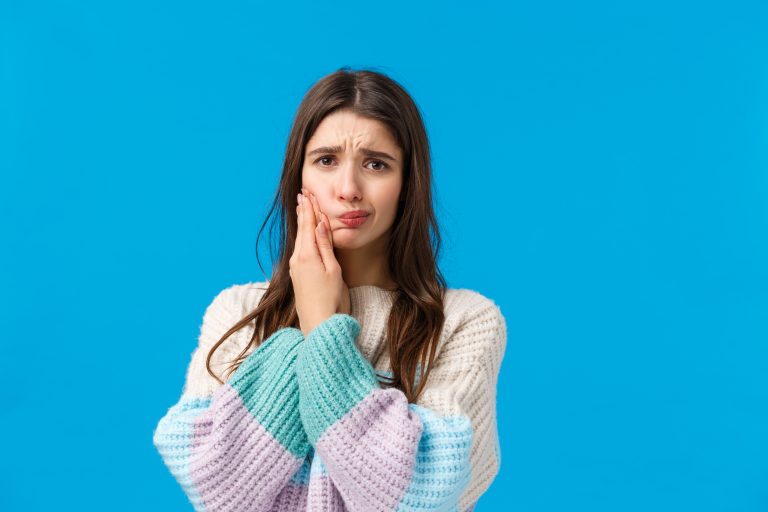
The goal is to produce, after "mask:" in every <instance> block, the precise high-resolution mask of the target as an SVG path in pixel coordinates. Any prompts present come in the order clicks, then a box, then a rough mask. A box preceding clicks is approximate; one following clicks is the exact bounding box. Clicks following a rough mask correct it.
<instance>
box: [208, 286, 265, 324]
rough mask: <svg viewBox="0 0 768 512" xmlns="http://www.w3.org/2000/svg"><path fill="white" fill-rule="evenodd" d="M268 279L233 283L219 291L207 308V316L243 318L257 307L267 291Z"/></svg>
mask: <svg viewBox="0 0 768 512" xmlns="http://www.w3.org/2000/svg"><path fill="white" fill-rule="evenodd" d="M268 285H269V282H268V281H259V282H248V283H241V284H232V285H229V286H227V287H225V288H224V289H222V290H220V291H219V292H217V293H216V294H215V295H214V297H213V300H211V302H210V303H209V304H208V306H207V307H206V309H205V316H211V317H225V318H227V319H229V318H231V317H235V316H237V317H238V320H239V319H240V318H242V317H243V316H244V315H245V314H246V313H247V312H249V311H250V310H252V309H253V308H255V307H256V306H257V305H258V304H259V301H260V300H261V297H262V296H263V295H264V292H266V290H267V287H268Z"/></svg>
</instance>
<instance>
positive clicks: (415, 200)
mask: <svg viewBox="0 0 768 512" xmlns="http://www.w3.org/2000/svg"><path fill="white" fill-rule="evenodd" d="M340 109H348V110H350V111H352V112H354V113H356V114H358V115H361V116H364V117H367V118H370V119H375V120H378V121H380V122H382V123H384V124H385V125H386V126H387V127H388V128H389V129H390V130H391V132H392V135H393V136H394V138H395V141H396V143H397V144H398V146H399V147H400V149H401V150H402V152H403V159H404V166H403V186H402V189H401V192H400V198H399V205H398V210H397V214H396V216H395V221H394V224H393V226H392V228H391V230H392V231H391V236H390V237H389V246H388V248H387V251H388V265H389V271H390V275H391V276H392V279H393V280H394V281H395V282H396V283H397V290H396V291H395V295H394V302H393V305H392V309H391V310H390V313H389V318H388V321H387V329H386V340H385V343H386V346H387V350H388V352H389V358H390V365H391V368H392V373H393V376H392V377H391V378H389V377H386V376H382V375H377V376H378V377H379V381H380V383H381V384H382V386H383V387H396V388H398V389H400V390H401V391H403V393H405V395H406V396H407V398H408V401H409V402H415V401H416V399H417V398H418V397H419V395H420V394H421V392H422V390H423V389H424V387H425V385H426V382H427V379H428V377H429V370H430V368H431V366H432V363H433V361H434V358H435V354H436V349H437V343H438V340H439V338H440V334H441V331H442V329H443V323H444V320H445V315H444V311H443V299H444V294H445V291H446V282H445V279H444V278H443V276H442V274H441V273H440V270H439V268H438V266H437V260H438V255H439V251H440V233H439V230H438V225H437V219H436V216H435V212H434V210H433V207H432V192H431V179H432V170H431V164H430V148H429V141H428V139H427V133H426V129H425V127H424V123H423V121H422V117H421V114H420V112H419V109H418V107H417V106H416V104H415V102H414V101H413V99H412V98H411V96H410V95H409V94H408V93H407V92H406V91H405V89H404V88H403V87H402V86H401V85H400V84H398V83H397V82H395V81H394V80H393V79H391V78H389V77H388V76H386V75H384V74H383V73H380V72H377V71H373V70H370V69H367V70H366V69H363V70H358V71H353V70H350V68H349V67H348V66H345V67H342V68H339V69H338V70H337V71H335V72H333V73H331V74H329V75H326V76H324V77H322V78H321V79H320V80H318V81H317V82H316V83H315V84H314V85H313V86H312V87H311V88H310V89H309V90H308V91H307V93H306V94H305V96H304V98H303V99H302V101H301V104H300V105H299V107H298V110H297V112H296V116H295V117H294V120H293V126H292V127H291V132H290V135H289V138H288V145H287V147H286V150H285V159H284V162H283V171H282V176H281V178H280V184H279V187H278V189H277V192H276V194H275V197H274V200H273V202H272V206H271V208H270V210H269V213H268V215H267V218H266V219H265V220H264V223H263V224H262V226H261V229H260V230H259V234H258V236H257V238H256V245H257V247H258V240H259V237H260V236H261V233H262V232H263V231H264V227H265V226H266V225H267V223H268V221H269V219H270V218H271V217H272V215H273V213H275V212H277V213H278V214H279V222H278V224H279V227H280V232H279V240H280V243H279V253H278V258H277V262H276V264H275V265H273V272H272V278H271V279H270V280H269V286H268V288H267V290H266V291H265V292H264V294H263V295H262V298H261V300H260V302H259V304H258V306H257V307H256V308H255V309H254V310H253V311H251V312H250V313H248V314H247V315H246V316H245V317H243V318H242V319H241V320H240V321H239V322H237V323H236V324H235V325H234V326H233V327H232V328H230V329H229V330H228V331H227V332H226V333H224V335H223V336H222V337H221V339H219V341H218V342H217V343H216V344H215V345H214V346H213V347H212V348H211V350H210V352H209V353H208V357H207V359H206V368H207V369H208V373H209V374H211V375H212V376H213V377H214V378H215V379H216V380H218V381H219V382H221V383H222V384H223V383H224V382H223V381H222V380H221V379H220V378H219V377H217V376H216V375H215V374H214V373H213V371H211V367H210V361H211V356H212V355H213V353H214V352H215V351H216V350H217V348H218V347H219V346H220V345H221V344H222V343H223V342H224V341H225V340H226V339H227V338H228V337H229V336H230V335H232V334H233V333H234V332H236V331H238V330H239V329H241V328H243V327H245V326H246V325H248V324H249V323H250V322H255V328H254V331H253V335H252V336H251V340H250V343H248V344H247V345H246V347H245V348H244V349H243V351H242V352H241V353H240V354H239V355H238V356H237V357H236V358H235V359H234V360H233V361H231V363H230V364H229V367H228V368H227V371H228V372H229V374H228V376H227V378H228V377H229V375H231V374H232V373H234V371H235V370H236V369H237V367H238V366H239V365H240V364H241V363H242V362H243V361H244V360H245V359H246V357H247V354H248V353H249V352H248V351H249V348H250V347H251V346H258V345H259V344H260V343H261V340H265V339H267V338H268V337H269V336H265V333H267V334H268V335H269V334H271V333H274V332H275V331H277V330H278V329H280V328H283V327H296V328H298V327H299V320H298V315H297V313H296V308H295V303H294V295H293V286H292V282H291V278H290V275H289V272H288V271H289V265H288V260H289V258H290V255H291V252H292V249H293V247H294V245H295V241H296V236H297V231H298V218H297V213H296V194H297V193H298V192H299V191H300V190H301V171H302V167H303V164H304V153H305V147H306V144H307V141H309V139H310V138H311V137H312V134H313V133H314V131H315V129H316V128H317V126H318V125H319V124H320V122H321V121H322V120H323V118H324V117H325V116H327V115H328V114H330V113H332V112H334V111H337V110H340ZM270 234H272V230H270ZM270 239H271V240H273V237H271V238H270ZM270 257H272V247H271V246H270ZM256 258H257V260H258V250H257V251H256ZM272 260H273V261H275V260H274V257H272ZM259 267H260V268H261V269H262V273H264V269H263V267H262V266H261V261H260V260H259ZM264 274H265V275H266V273H264ZM417 369H418V370H419V377H418V388H416V387H415V382H417V379H416V371H417Z"/></svg>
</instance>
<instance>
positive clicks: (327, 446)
mask: <svg viewBox="0 0 768 512" xmlns="http://www.w3.org/2000/svg"><path fill="white" fill-rule="evenodd" d="M360 329H361V326H360V324H359V322H358V321H357V319H355V318H354V317H352V316H350V315H346V314H340V313H337V314H334V315H333V316H331V317H329V318H328V319H326V320H325V321H324V322H323V323H321V324H319V325H318V326H317V327H316V328H315V329H313V330H312V331H311V332H310V333H309V335H308V336H307V339H306V341H305V342H304V343H303V344H302V346H301V347H300V349H299V354H298V359H297V363H296V372H297V375H298V379H299V411H300V415H301V420H302V422H303V425H304V429H305V431H306V433H307V436H308V439H309V442H310V443H311V444H312V445H313V447H314V448H315V452H316V454H317V455H319V456H320V457H321V459H322V461H323V463H324V465H325V467H326V470H327V472H328V474H329V475H330V477H331V479H332V481H333V483H334V485H335V487H336V488H337V489H338V491H339V493H340V494H341V496H342V497H343V499H344V502H345V504H346V505H347V507H348V510H350V512H357V511H372V510H376V511H406V510H407V511H438V510H439V511H457V512H466V511H468V510H472V509H473V508H474V505H475V503H476V502H477V500H478V499H479V497H480V495H481V494H483V493H484V492H485V491H486V490H487V489H488V487H489V486H490V485H491V482H492V481H493V479H494V478H495V476H496V474H497V473H498V470H499V467H500V464H501V452H500V448H499V441H498V433H497V427H496V383H497V376H498V372H499V369H500V364H501V360H502V357H503V354H504V349H505V345H506V324H505V321H504V318H503V316H502V315H501V312H500V310H499V308H498V307H497V306H496V304H495V303H493V302H492V301H490V300H487V302H485V303H484V304H483V305H482V306H481V307H478V308H475V309H474V310H473V312H472V313H471V314H469V315H468V317H467V319H466V321H464V322H463V323H462V325H461V326H460V327H458V328H457V329H456V330H455V331H454V332H453V334H451V335H450V339H449V340H448V341H446V343H445V345H444V347H443V349H442V350H441V352H440V355H438V357H437V358H436V360H435V363H434V366H433V369H432V370H431V373H430V376H429V379H428V381H427V386H426V388H425V389H424V391H423V393H422V396H421V397H420V398H419V400H418V403H415V404H410V403H408V401H407V398H406V396H405V394H404V393H403V392H402V391H400V390H399V389H396V388H386V389H385V388H382V387H381V386H380V385H379V382H378V380H377V378H376V375H375V372H374V369H373V367H372V366H371V364H370V363H369V362H368V361H367V360H366V359H365V357H364V356H363V355H362V353H361V352H360V351H359V349H358V348H357V346H356V344H355V340H356V338H357V335H358V334H359V332H360Z"/></svg>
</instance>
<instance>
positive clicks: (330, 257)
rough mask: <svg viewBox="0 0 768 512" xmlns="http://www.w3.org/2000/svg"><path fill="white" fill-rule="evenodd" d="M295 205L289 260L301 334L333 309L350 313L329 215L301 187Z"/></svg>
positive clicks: (324, 317)
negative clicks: (295, 222)
mask: <svg viewBox="0 0 768 512" xmlns="http://www.w3.org/2000/svg"><path fill="white" fill-rule="evenodd" d="M299 198H301V199H303V200H302V201H301V203H300V204H299V205H297V206H296V211H297V213H298V232H297V235H296V245H295V247H294V250H293V254H292V255H291V258H290V260H289V267H290V271H289V273H290V276H291V281H292V283H293V294H294V297H295V301H296V313H297V314H298V316H299V325H300V328H301V331H302V332H303V333H304V336H308V335H309V333H310V332H311V331H312V329H314V328H315V327H316V326H317V325H318V324H320V323H322V322H323V321H324V320H326V319H327V318H329V317H330V316H331V315H333V314H334V313H347V314H349V311H350V305H349V288H348V287H347V285H346V283H345V282H344V280H343V279H342V274H341V266H340V265H339V262H338V260H336V256H335V255H334V253H333V239H332V236H333V235H332V233H331V229H330V222H329V221H328V217H327V216H326V215H325V214H324V213H322V212H321V211H320V207H319V206H318V204H317V200H316V199H315V198H314V196H313V195H312V194H308V195H307V194H306V190H305V189H302V194H299V196H298V197H297V199H299Z"/></svg>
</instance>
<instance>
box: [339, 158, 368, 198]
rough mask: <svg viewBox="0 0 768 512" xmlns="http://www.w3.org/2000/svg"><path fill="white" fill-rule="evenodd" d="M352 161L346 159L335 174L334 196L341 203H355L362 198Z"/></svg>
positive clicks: (354, 164)
mask: <svg viewBox="0 0 768 512" xmlns="http://www.w3.org/2000/svg"><path fill="white" fill-rule="evenodd" d="M356 165H357V164H356V163H355V161H354V159H346V160H345V162H344V164H343V165H340V166H339V172H338V173H337V174H336V184H335V187H336V196H337V197H338V198H339V199H340V200H343V201H348V202H355V201H360V199H361V198H362V190H361V188H360V183H359V180H360V177H359V175H358V172H357V168H356Z"/></svg>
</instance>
